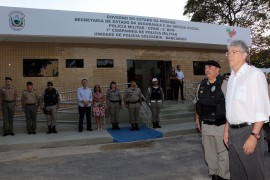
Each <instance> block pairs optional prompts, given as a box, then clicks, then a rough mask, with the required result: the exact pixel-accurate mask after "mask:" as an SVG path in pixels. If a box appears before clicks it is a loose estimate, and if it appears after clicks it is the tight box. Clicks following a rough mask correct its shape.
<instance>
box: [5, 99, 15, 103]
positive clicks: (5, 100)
mask: <svg viewBox="0 0 270 180" xmlns="http://www.w3.org/2000/svg"><path fill="white" fill-rule="evenodd" d="M3 102H5V103H12V102H14V101H6V100H3Z"/></svg>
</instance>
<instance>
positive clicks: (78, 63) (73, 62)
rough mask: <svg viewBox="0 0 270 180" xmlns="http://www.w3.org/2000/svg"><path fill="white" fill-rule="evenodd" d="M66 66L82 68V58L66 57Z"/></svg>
mask: <svg viewBox="0 0 270 180" xmlns="http://www.w3.org/2000/svg"><path fill="white" fill-rule="evenodd" d="M66 68H83V59H66Z"/></svg>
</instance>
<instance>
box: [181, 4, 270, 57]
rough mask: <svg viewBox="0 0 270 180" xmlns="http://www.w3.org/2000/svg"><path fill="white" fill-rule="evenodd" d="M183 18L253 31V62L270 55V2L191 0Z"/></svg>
mask: <svg viewBox="0 0 270 180" xmlns="http://www.w3.org/2000/svg"><path fill="white" fill-rule="evenodd" d="M183 15H186V16H189V17H191V21H195V22H206V23H214V24H220V25H229V26H239V27H245V28H250V29H251V35H252V44H253V45H252V48H251V55H252V57H251V61H253V56H254V58H255V59H256V58H259V57H261V58H262V57H266V56H260V55H258V56H256V57H255V55H256V54H257V53H259V52H260V51H263V52H262V53H261V54H264V53H265V52H268V53H269V52H270V51H269V46H270V0H188V1H187V3H186V6H185V10H184V13H183Z"/></svg>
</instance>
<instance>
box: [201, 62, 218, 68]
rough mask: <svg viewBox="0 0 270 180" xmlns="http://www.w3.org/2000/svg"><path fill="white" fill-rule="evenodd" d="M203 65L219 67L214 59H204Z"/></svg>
mask: <svg viewBox="0 0 270 180" xmlns="http://www.w3.org/2000/svg"><path fill="white" fill-rule="evenodd" d="M205 65H206V66H215V67H217V68H221V66H220V65H219V63H218V62H217V61H214V60H209V61H206V63H205Z"/></svg>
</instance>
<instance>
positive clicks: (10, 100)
mask: <svg viewBox="0 0 270 180" xmlns="http://www.w3.org/2000/svg"><path fill="white" fill-rule="evenodd" d="M0 96H1V105H2V113H3V119H4V121H3V123H4V125H3V126H4V133H3V135H4V136H6V135H14V133H13V118H14V112H15V106H16V98H17V90H16V89H15V88H14V87H13V86H4V87H2V88H1V91H0Z"/></svg>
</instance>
